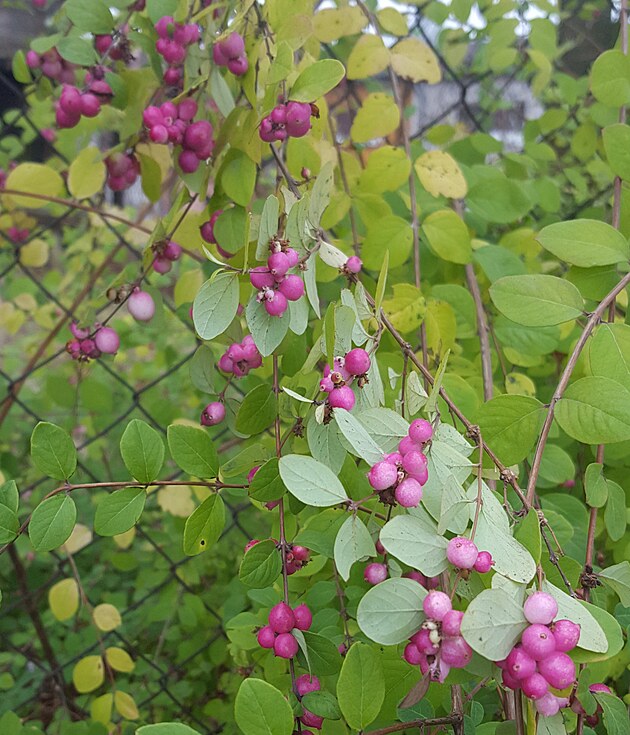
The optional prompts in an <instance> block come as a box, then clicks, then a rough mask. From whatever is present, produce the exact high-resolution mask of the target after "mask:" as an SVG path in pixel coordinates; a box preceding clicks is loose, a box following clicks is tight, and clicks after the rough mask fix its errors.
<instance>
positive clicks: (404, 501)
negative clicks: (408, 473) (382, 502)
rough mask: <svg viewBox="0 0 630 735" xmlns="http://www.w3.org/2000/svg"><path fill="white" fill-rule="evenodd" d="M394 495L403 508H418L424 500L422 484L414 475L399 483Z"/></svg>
mask: <svg viewBox="0 0 630 735" xmlns="http://www.w3.org/2000/svg"><path fill="white" fill-rule="evenodd" d="M394 496H395V498H396V502H397V503H398V504H399V505H402V507H403V508H417V507H418V504H419V503H420V501H421V500H422V485H421V484H420V483H419V482H418V481H417V480H414V478H413V477H406V478H405V479H404V480H403V481H402V482H400V483H399V484H398V485H397V487H396V490H394Z"/></svg>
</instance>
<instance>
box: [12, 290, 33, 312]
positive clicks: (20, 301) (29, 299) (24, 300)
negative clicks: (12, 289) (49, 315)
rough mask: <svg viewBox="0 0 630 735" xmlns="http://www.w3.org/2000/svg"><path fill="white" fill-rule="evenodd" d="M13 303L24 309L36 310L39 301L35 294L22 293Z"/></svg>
mask: <svg viewBox="0 0 630 735" xmlns="http://www.w3.org/2000/svg"><path fill="white" fill-rule="evenodd" d="M13 303H14V304H15V305H16V306H18V307H19V308H20V309H22V311H35V309H37V301H36V300H35V297H34V296H33V294H30V293H21V294H19V295H18V296H16V297H15V298H14V299H13Z"/></svg>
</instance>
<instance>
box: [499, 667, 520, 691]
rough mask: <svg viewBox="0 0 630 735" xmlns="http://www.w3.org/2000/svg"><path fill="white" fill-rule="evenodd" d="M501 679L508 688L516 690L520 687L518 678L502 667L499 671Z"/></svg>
mask: <svg viewBox="0 0 630 735" xmlns="http://www.w3.org/2000/svg"><path fill="white" fill-rule="evenodd" d="M501 680H502V681H503V684H504V686H506V687H507V688H508V689H513V690H514V691H516V690H517V689H520V688H521V682H520V681H519V680H518V679H515V678H514V677H513V676H512V674H510V672H509V671H508V670H507V669H503V671H502V672H501Z"/></svg>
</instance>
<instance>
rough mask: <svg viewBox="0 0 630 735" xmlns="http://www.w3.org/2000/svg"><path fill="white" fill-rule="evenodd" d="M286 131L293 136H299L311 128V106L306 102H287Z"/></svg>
mask: <svg viewBox="0 0 630 735" xmlns="http://www.w3.org/2000/svg"><path fill="white" fill-rule="evenodd" d="M286 125H287V132H288V133H289V135H290V136H292V137H293V138H301V137H302V136H303V135H306V133H308V131H309V130H310V129H311V106H310V105H309V104H308V103H307V102H289V103H288V104H287V123H286Z"/></svg>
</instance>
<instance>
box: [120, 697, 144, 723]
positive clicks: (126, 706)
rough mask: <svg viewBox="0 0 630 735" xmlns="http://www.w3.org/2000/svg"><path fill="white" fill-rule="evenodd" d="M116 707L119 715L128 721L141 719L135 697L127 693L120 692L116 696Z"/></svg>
mask: <svg viewBox="0 0 630 735" xmlns="http://www.w3.org/2000/svg"><path fill="white" fill-rule="evenodd" d="M114 706H115V707H116V711H117V712H118V714H119V715H120V716H121V717H124V718H125V719H126V720H137V719H138V717H140V713H139V712H138V708H137V707H136V703H135V702H134V700H133V697H132V696H131V695H130V694H127V693H126V692H120V691H118V692H116V694H114Z"/></svg>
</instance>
